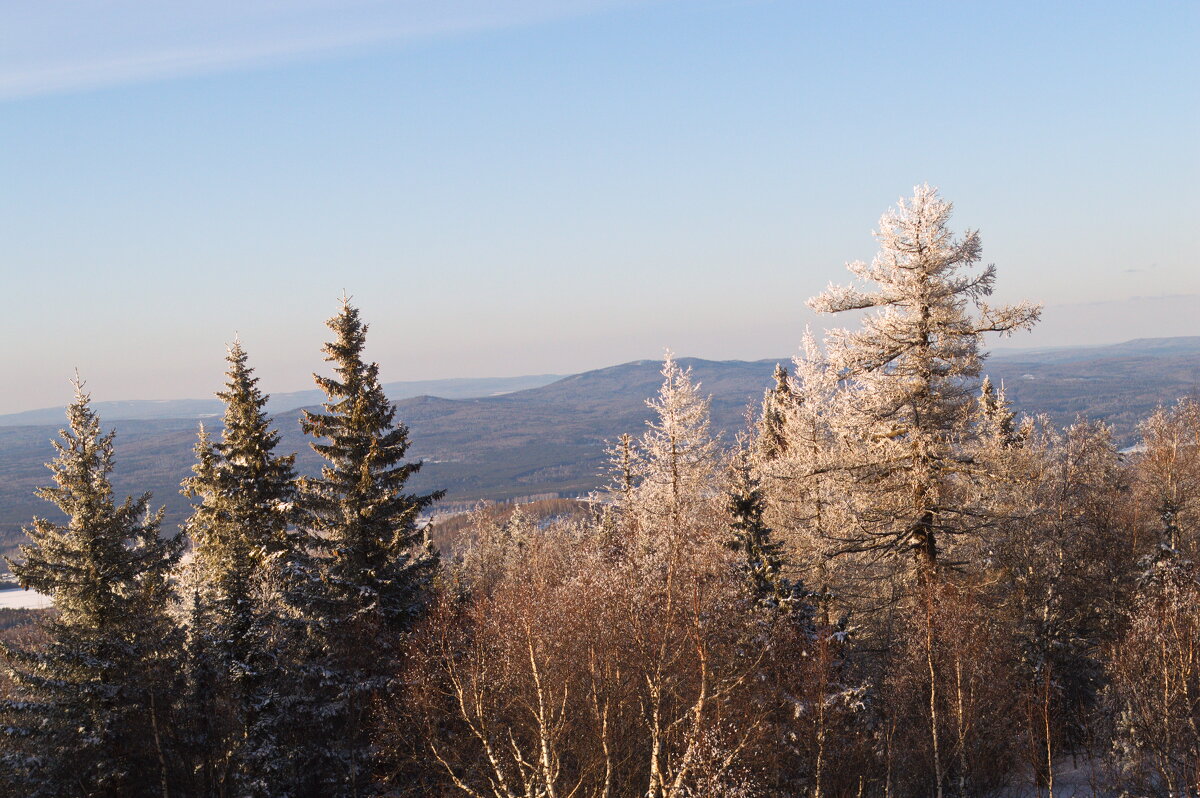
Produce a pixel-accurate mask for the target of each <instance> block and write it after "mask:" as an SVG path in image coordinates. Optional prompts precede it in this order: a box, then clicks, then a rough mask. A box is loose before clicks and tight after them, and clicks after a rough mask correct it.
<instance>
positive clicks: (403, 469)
mask: <svg viewBox="0 0 1200 798" xmlns="http://www.w3.org/2000/svg"><path fill="white" fill-rule="evenodd" d="M328 326H329V328H330V329H331V330H333V332H334V340H333V341H331V342H330V343H328V344H327V345H326V346H325V350H324V351H325V353H326V355H327V357H326V360H327V361H329V362H330V363H332V364H333V367H334V372H335V376H333V377H322V376H319V375H314V376H315V378H316V381H317V385H318V386H319V387H320V388H321V390H322V391H324V393H325V396H326V400H325V402H324V405H323V412H310V411H305V412H304V416H303V418H302V419H301V425H302V427H303V429H304V431H305V432H306V433H308V434H309V435H313V436H315V437H316V438H318V440H317V441H316V442H314V443H312V447H313V449H314V450H315V451H316V452H317V453H318V454H320V455H321V456H322V457H323V458H324V459H325V461H326V462H325V464H324V466H323V467H322V469H321V475H320V477H317V478H311V479H305V480H304V481H303V482H302V506H303V512H304V524H305V526H306V527H307V530H308V531H309V533H310V534H311V536H312V537H311V541H312V546H313V549H314V553H315V563H314V565H315V569H316V574H317V575H318V576H319V580H317V581H314V582H313V583H312V584H313V590H312V593H311V599H310V601H311V603H312V619H313V621H314V633H315V639H316V640H317V641H318V643H319V645H320V647H321V651H320V659H321V669H322V670H321V673H320V682H321V689H323V690H326V691H327V699H328V701H327V705H326V713H327V716H328V718H329V720H330V723H329V724H328V726H327V729H328V732H329V734H330V735H331V736H330V737H329V738H328V739H327V740H326V741H325V746H324V747H325V749H326V750H327V751H328V754H329V756H330V757H331V761H330V762H329V763H328V764H329V765H330V767H331V768H332V770H331V772H330V774H329V775H330V776H331V777H332V782H331V783H330V784H328V786H327V789H328V790H329V791H330V793H331V794H346V795H354V794H361V793H362V792H363V790H364V789H366V788H367V786H368V784H369V778H370V773H369V768H370V766H371V763H370V754H369V748H370V747H369V742H368V733H369V728H370V724H371V711H372V704H373V702H374V701H375V700H377V699H379V698H381V697H383V696H384V695H386V694H387V691H388V690H389V689H390V686H391V674H390V672H389V665H388V659H389V657H388V656H386V655H387V654H389V653H391V654H396V653H398V652H399V650H400V649H401V647H402V645H403V642H404V638H405V635H406V633H407V632H408V630H409V629H410V628H411V626H412V624H413V622H414V621H415V620H416V619H417V617H418V616H419V614H420V613H421V611H422V609H423V607H424V604H425V602H426V600H427V597H428V595H429V591H430V587H431V580H432V578H433V575H434V572H435V570H436V567H437V557H436V554H435V553H434V551H433V549H432V547H431V546H430V545H429V544H428V543H427V541H424V540H423V530H422V528H421V527H420V526H419V519H420V516H421V514H422V513H423V512H424V511H425V510H427V509H428V508H429V507H430V505H431V504H433V502H435V501H437V500H438V499H440V498H441V496H442V495H443V493H444V492H443V491H436V492H434V493H428V494H414V493H409V492H406V491H405V485H406V483H407V482H408V479H409V478H410V477H411V476H412V475H413V474H415V473H417V471H418V470H419V469H420V467H421V464H420V463H416V462H404V457H405V454H406V453H407V451H408V447H409V438H408V428H407V427H405V426H404V425H403V424H402V423H399V422H397V421H396V409H395V407H394V406H393V405H392V403H391V402H390V401H389V400H388V398H387V397H386V396H385V395H384V392H383V387H382V386H381V385H380V383H379V365H378V364H377V363H368V362H366V361H365V360H364V359H363V350H364V347H365V344H366V334H367V325H365V324H364V323H363V322H362V320H361V319H360V317H359V312H358V309H357V308H356V307H354V306H353V305H351V304H350V303H349V301H348V300H343V302H342V308H341V311H340V312H339V313H338V314H337V315H336V316H334V317H333V318H332V319H330V320H329V322H328Z"/></svg>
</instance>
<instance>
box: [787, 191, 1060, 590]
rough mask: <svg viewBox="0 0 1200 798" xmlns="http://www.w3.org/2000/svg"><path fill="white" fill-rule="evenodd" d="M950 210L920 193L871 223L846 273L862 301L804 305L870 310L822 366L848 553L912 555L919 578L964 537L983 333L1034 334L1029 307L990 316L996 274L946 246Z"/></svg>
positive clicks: (963, 250)
mask: <svg viewBox="0 0 1200 798" xmlns="http://www.w3.org/2000/svg"><path fill="white" fill-rule="evenodd" d="M951 210H952V206H951V204H950V203H949V202H946V201H944V200H942V199H941V198H940V197H939V196H938V194H937V192H936V191H935V190H934V189H933V188H931V187H929V186H928V185H922V186H918V187H917V188H916V189H915V192H914V195H913V197H912V198H911V199H910V200H907V201H905V200H901V201H900V203H899V205H898V206H897V208H896V209H894V210H890V211H888V212H887V213H886V214H884V216H883V217H882V219H881V220H880V223H879V224H880V229H879V232H878V233H877V234H876V238H877V240H878V241H879V245H880V250H879V253H878V254H877V255H876V256H875V259H874V260H873V261H872V262H871V263H870V264H866V263H862V262H854V263H850V264H848V266H847V268H848V269H849V270H850V271H851V273H853V274H854V275H855V276H856V277H858V278H859V279H860V280H861V281H862V282H863V283H874V284H875V288H874V289H873V290H871V289H869V288H865V287H859V286H832V285H831V286H830V287H829V288H828V289H827V290H826V291H825V293H823V294H821V295H819V296H817V297H814V298H813V299H811V300H809V306H810V307H812V308H813V309H814V310H817V311H820V312H823V313H841V312H845V311H857V310H870V311H874V312H873V313H869V314H868V315H866V316H865V317H864V318H863V321H862V327H861V329H859V330H854V331H851V330H845V329H842V330H834V331H832V332H831V333H830V334H829V336H828V338H827V341H826V348H827V356H828V358H829V362H830V365H831V366H832V368H833V369H834V370H835V371H836V373H837V375H838V377H839V378H840V379H841V380H842V381H843V387H842V389H841V390H840V391H839V392H838V396H837V403H838V407H839V410H840V412H839V418H838V419H837V423H838V424H839V425H840V426H841V428H842V429H841V434H842V437H843V440H845V441H847V442H849V443H850V444H851V446H852V454H851V456H850V458H849V462H847V463H846V473H847V474H850V475H852V480H851V486H852V490H851V492H850V493H849V497H850V500H851V502H853V507H852V513H853V516H854V518H855V520H856V527H857V530H856V531H854V532H853V533H850V535H851V538H852V539H851V540H848V541H847V545H846V549H847V550H865V549H885V550H889V551H895V552H899V551H905V550H909V551H913V552H915V553H916V556H917V560H918V562H919V564H920V567H921V569H922V570H923V571H926V572H928V571H930V570H931V569H933V568H934V567H935V566H936V564H937V558H938V546H939V542H940V539H941V538H942V537H943V536H947V535H954V534H957V533H960V532H962V531H964V529H967V528H970V527H971V526H972V525H973V524H972V520H971V518H970V517H969V514H968V513H966V512H965V510H966V508H964V507H962V506H961V505H960V504H959V502H958V500H957V498H956V494H957V493H959V491H958V490H957V485H956V483H958V482H959V481H960V480H961V474H962V473H963V471H964V466H965V465H966V461H965V458H964V455H963V451H962V445H961V444H962V442H963V440H964V439H965V438H967V437H969V436H970V434H971V431H970V420H971V416H972V412H971V411H972V399H973V396H972V393H973V391H974V390H975V380H976V379H977V378H978V376H979V371H980V363H981V360H982V357H983V355H982V353H981V352H980V348H979V347H980V343H981V341H982V339H983V336H984V334H985V333H989V332H997V333H1002V334H1007V333H1011V332H1013V331H1015V330H1020V329H1026V328H1028V327H1030V326H1032V325H1033V323H1034V322H1035V321H1036V320H1037V318H1038V316H1039V314H1040V308H1039V307H1038V306H1035V305H1032V304H1030V303H1021V304H1018V305H1014V306H1006V307H997V308H993V307H991V306H990V305H988V304H987V303H986V302H985V297H987V296H989V295H990V294H991V293H992V288H993V285H994V283H995V277H996V269H995V266H993V265H988V266H985V267H983V268H981V269H977V268H976V266H977V264H978V262H979V257H980V251H981V246H980V240H979V234H978V232H976V231H968V232H967V233H966V234H965V235H964V236H963V237H962V238H957V239H956V238H954V236H953V233H952V232H951V231H950V229H949V227H948V222H949V219H950V214H951Z"/></svg>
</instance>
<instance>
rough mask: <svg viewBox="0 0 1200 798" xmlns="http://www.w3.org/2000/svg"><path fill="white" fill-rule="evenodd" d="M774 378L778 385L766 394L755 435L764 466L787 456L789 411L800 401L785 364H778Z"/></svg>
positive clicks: (756, 446)
mask: <svg viewBox="0 0 1200 798" xmlns="http://www.w3.org/2000/svg"><path fill="white" fill-rule="evenodd" d="M772 376H773V378H774V380H775V384H774V385H773V386H771V387H770V388H768V389H767V390H766V391H765V392H764V393H763V401H762V408H761V410H760V412H759V416H758V423H757V424H756V426H755V435H754V443H755V448H756V452H755V454H756V455H757V459H759V460H761V461H765V462H770V461H772V460H777V459H779V458H780V457H783V456H784V455H785V454H787V448H788V436H787V418H788V411H789V410H790V409H791V408H792V406H793V405H794V404H795V403H796V401H797V397H796V394H795V392H794V391H793V389H792V385H791V378H790V376H789V375H788V370H787V368H786V367H784V366H783V364H781V363H776V364H775V372H774V374H773V375H772Z"/></svg>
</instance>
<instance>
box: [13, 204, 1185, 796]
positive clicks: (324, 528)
mask: <svg viewBox="0 0 1200 798" xmlns="http://www.w3.org/2000/svg"><path fill="white" fill-rule="evenodd" d="M950 210H951V207H950V205H949V203H946V202H945V201H943V200H942V199H940V198H939V197H938V196H937V194H936V192H934V191H933V190H932V189H929V188H928V187H919V188H918V189H917V191H916V193H915V196H914V197H913V198H912V199H911V200H908V201H906V202H902V203H901V204H900V205H899V207H898V208H897V209H895V210H893V211H890V212H889V213H888V214H886V215H885V216H884V217H883V219H882V220H881V223H880V230H879V233H878V239H879V244H880V252H879V255H878V256H877V257H876V258H875V260H874V261H873V262H872V263H870V264H864V263H855V264H850V269H851V271H852V272H853V273H854V274H855V275H856V277H858V278H859V280H858V283H857V284H856V285H855V286H852V287H844V288H839V287H831V288H830V289H829V290H828V291H827V292H826V293H825V294H822V295H821V296H819V297H817V298H815V299H813V300H811V301H810V304H811V305H812V306H813V307H814V308H815V309H817V310H820V311H825V312H831V313H837V312H843V311H855V310H858V311H862V310H866V311H868V313H867V314H866V315H865V316H864V318H863V321H862V323H861V326H860V327H859V328H858V329H856V330H842V331H837V332H834V333H832V334H831V335H830V336H829V337H828V338H827V340H826V341H825V342H824V346H823V347H821V346H818V345H817V344H816V342H815V341H813V340H811V338H809V339H808V340H806V342H805V349H804V355H803V356H801V357H798V358H797V359H796V360H795V362H794V364H793V368H792V369H791V370H789V369H785V368H783V367H780V368H779V369H778V370H777V372H776V381H775V385H774V386H772V387H770V388H769V389H768V390H767V391H766V393H765V395H764V399H763V402H762V406H761V407H760V408H758V409H757V413H756V418H755V419H754V421H753V422H752V423H749V424H748V425H747V429H746V432H745V434H744V435H743V436H741V437H739V439H738V440H736V441H721V440H719V439H718V438H716V437H715V436H713V435H712V434H711V433H710V430H709V422H708V403H707V401H706V400H705V399H704V398H703V396H702V394H701V392H700V387H699V386H697V385H696V384H694V383H693V381H692V380H691V377H690V374H689V372H687V371H685V370H682V369H680V368H679V367H678V366H677V364H676V363H675V362H674V360H673V359H672V358H671V356H670V355H668V356H667V359H666V361H665V363H664V366H663V383H662V387H661V390H660V392H659V394H658V396H656V397H654V398H652V399H651V400H650V401H649V405H650V409H651V411H652V420H651V422H650V424H649V426H648V428H647V429H646V430H645V431H644V434H642V435H640V436H637V437H634V436H633V435H625V436H622V437H621V438H620V439H619V440H618V441H615V442H614V443H613V445H612V446H611V450H610V454H611V481H610V483H609V485H608V486H607V487H606V488H605V489H604V490H602V491H600V492H599V493H598V494H597V495H596V496H594V497H593V498H592V500H591V501H590V502H589V503H588V504H587V506H586V508H585V509H584V510H582V511H581V510H580V508H579V507H578V506H577V505H568V504H565V503H564V504H563V505H562V506H553V507H549V506H548V507H547V509H546V512H545V514H544V515H534V514H531V513H530V512H527V511H526V510H524V509H523V508H516V509H515V510H513V511H511V512H503V513H501V512H497V511H496V510H494V509H488V510H482V511H480V512H479V513H477V514H475V515H474V516H471V517H470V518H468V519H466V520H456V521H455V523H454V524H453V527H454V528H453V529H452V530H449V529H447V530H446V531H447V532H449V531H452V532H453V534H444V536H443V537H440V538H439V543H440V544H441V545H440V547H434V546H433V545H431V543H430V536H429V530H428V528H427V526H425V525H423V521H422V520H421V519H422V517H423V516H424V515H425V514H426V513H427V512H428V510H429V508H430V506H431V503H432V502H433V501H435V500H436V498H437V495H436V494H433V495H417V494H412V493H409V492H406V490H405V482H406V480H407V479H408V477H410V476H411V475H412V473H413V472H414V471H415V470H416V469H417V468H418V464H416V463H409V462H405V461H404V456H405V452H406V449H407V446H408V438H407V431H406V430H405V428H404V426H403V425H402V424H400V423H398V422H397V421H396V419H395V418H394V410H393V409H392V407H391V405H390V404H389V403H388V402H387V401H386V399H385V398H384V397H383V394H382V392H381V391H380V389H379V382H378V370H377V366H375V365H374V364H369V363H367V362H366V361H365V360H364V358H363V345H364V340H365V338H364V337H365V332H366V328H365V326H364V325H363V324H362V322H361V320H360V319H359V317H358V313H357V311H356V310H355V309H354V308H353V307H352V306H350V305H349V304H345V305H344V306H343V308H342V310H341V312H340V313H339V314H338V315H337V316H336V317H335V318H334V319H333V320H331V322H330V326H331V328H332V329H333V331H334V333H335V336H334V341H333V342H331V343H330V344H329V345H328V346H327V348H326V353H327V355H328V359H329V360H330V361H331V363H332V364H333V366H334V375H335V376H333V377H328V378H327V377H318V378H317V379H318V384H319V385H320V387H321V388H322V389H323V390H324V391H325V393H326V396H327V401H326V403H325V405H324V411H323V412H321V413H309V414H307V415H306V417H305V419H304V426H305V429H306V431H307V432H308V433H309V434H311V435H312V436H313V438H314V443H313V446H314V448H315V449H316V450H317V452H318V453H320V454H321V455H322V456H323V457H324V458H325V459H326V461H327V466H326V467H325V469H324V470H323V472H322V474H321V476H320V477H319V478H297V477H296V475H295V473H294V471H293V463H292V458H291V457H290V456H284V455H280V454H277V453H276V451H275V449H276V446H277V443H278V436H277V434H276V433H275V432H274V430H273V429H272V428H271V425H270V421H269V419H268V418H267V417H266V415H265V413H264V411H263V407H264V403H265V397H263V395H262V394H261V393H260V392H259V391H258V389H257V387H256V382H255V378H254V377H253V375H252V372H251V369H250V368H249V366H248V364H247V360H246V354H245V352H244V351H243V350H242V349H241V347H240V346H239V345H236V344H235V345H234V347H233V348H232V349H231V351H230V356H229V362H230V368H229V372H228V383H227V388H226V390H225V391H223V392H222V393H221V394H219V395H220V396H221V398H222V399H223V400H224V401H225V402H226V406H227V411H226V415H225V426H224V431H223V433H222V435H221V438H220V440H219V441H218V440H213V439H210V438H209V437H207V436H206V435H204V434H203V433H202V434H201V437H200V441H199V444H198V445H197V449H196V451H197V464H196V466H195V474H194V476H193V477H192V478H190V479H189V480H188V481H187V482H186V483H185V490H186V491H187V492H188V494H189V495H190V496H192V497H193V498H194V512H193V515H192V517H191V518H190V520H189V521H188V523H187V524H186V525H185V527H184V528H183V529H182V530H181V531H179V532H178V533H175V534H166V533H164V531H163V530H161V529H160V528H159V521H158V517H157V516H156V515H155V514H154V513H152V512H150V510H149V497H141V498H138V499H129V500H126V501H125V502H123V503H121V504H117V503H116V502H115V499H114V497H113V495H112V490H111V487H110V485H109V483H108V474H109V473H110V472H111V469H112V467H113V464H112V437H111V435H104V434H102V432H101V429H100V425H99V422H98V420H97V419H96V418H95V416H94V414H93V413H92V412H91V411H90V409H89V407H88V401H87V396H86V394H85V393H83V391H82V388H81V389H80V392H79V395H78V397H77V400H76V402H75V403H74V404H73V405H72V406H71V407H70V408H69V410H68V416H69V420H70V427H69V429H68V430H65V431H64V433H63V440H62V442H60V443H59V444H57V445H58V456H57V458H56V459H55V460H54V461H53V462H52V463H51V464H50V465H51V470H52V473H53V477H54V483H55V484H54V486H52V487H49V488H47V489H45V490H44V491H43V492H42V495H43V497H44V498H46V499H47V500H49V501H51V502H53V503H54V504H56V505H57V506H59V507H60V508H62V509H63V510H64V512H65V513H66V515H67V516H68V518H69V519H70V520H69V522H68V523H65V524H55V523H51V522H49V521H46V520H35V521H34V522H33V524H32V525H31V526H30V528H29V529H28V533H29V536H30V543H29V544H28V545H27V546H26V547H25V548H24V549H23V557H21V558H20V559H19V560H17V561H15V562H13V563H12V568H13V571H14V573H15V574H16V575H17V577H18V579H19V580H20V581H21V583H22V585H24V586H27V587H32V588H34V589H37V590H40V591H42V592H45V593H47V594H49V595H51V596H52V597H53V598H54V602H55V610H54V612H53V613H52V614H51V615H50V616H49V617H48V619H47V620H46V621H44V623H43V625H42V629H41V630H40V632H39V634H38V635H35V636H31V637H28V638H27V639H26V640H25V642H24V643H23V644H10V645H7V646H6V647H5V648H4V649H3V651H4V657H5V661H6V662H7V665H8V673H9V677H8V678H9V682H8V684H7V685H6V687H5V688H3V689H6V690H7V695H6V697H5V700H4V702H3V704H0V715H2V717H0V735H2V736H0V745H2V746H3V750H2V754H0V755H2V757H3V759H2V761H0V780H2V782H0V783H2V784H3V787H4V789H5V790H7V792H8V793H9V794H12V795H21V796H26V795H47V796H49V795H55V796H58V795H79V796H85V795H86V796H92V795H131V796H133V795H162V796H167V795H175V796H185V795H186V796H191V795H196V796H251V795H253V796H260V795H261V796H325V795H338V796H341V795H346V796H354V795H391V796H473V797H476V798H482V797H483V796H487V797H488V798H518V797H519V798H556V797H557V798H567V797H568V796H574V797H575V798H584V797H585V796H586V797H587V798H624V797H625V796H648V797H649V798H692V797H698V796H728V797H729V798H734V797H740V796H746V797H747V798H749V796H763V798H766V797H767V796H813V797H814V798H820V797H821V796H887V797H888V798H890V797H891V796H931V795H936V796H939V798H941V796H945V795H954V796H974V795H989V794H1003V793H1004V792H1005V791H1019V790H1023V791H1024V793H1023V794H1046V795H1054V794H1056V792H1057V793H1058V794H1061V793H1062V791H1063V786H1064V785H1062V784H1061V783H1058V782H1057V781H1056V779H1058V778H1059V774H1060V773H1062V772H1063V771H1065V770H1068V769H1072V768H1073V767H1075V766H1079V770H1077V771H1076V774H1077V775H1076V777H1075V778H1076V779H1077V780H1078V779H1079V778H1085V780H1086V781H1088V782H1089V784H1088V785H1087V786H1088V787H1090V788H1091V789H1092V791H1093V792H1094V793H1095V794H1127V795H1169V796H1185V795H1194V794H1196V792H1197V790H1198V789H1200V726H1198V723H1200V703H1198V702H1200V656H1198V655H1200V574H1198V572H1197V568H1196V566H1195V565H1194V562H1195V559H1196V555H1197V546H1198V545H1200V536H1198V533H1200V524H1198V512H1200V496H1198V493H1197V491H1198V488H1200V403H1197V402H1196V401H1195V400H1191V399H1183V400H1181V401H1180V402H1179V403H1178V404H1177V405H1175V406H1174V407H1171V408H1162V409H1160V410H1158V411H1157V412H1156V413H1155V414H1154V415H1153V416H1152V417H1151V418H1149V419H1147V420H1146V421H1145V422H1144V423H1143V424H1142V427H1141V431H1142V439H1143V444H1142V445H1141V447H1139V450H1138V451H1136V452H1132V453H1129V454H1125V455H1123V454H1121V453H1120V452H1119V451H1118V450H1117V448H1116V446H1115V445H1114V443H1113V440H1112V436H1111V434H1110V431H1109V430H1108V429H1107V428H1106V427H1105V426H1104V425H1102V424H1098V423H1094V422H1090V421H1087V420H1085V419H1081V420H1080V421H1079V422H1078V423H1076V424H1074V425H1073V426H1071V427H1069V428H1067V429H1058V428H1055V427H1054V426H1053V425H1052V424H1050V423H1049V422H1048V421H1047V420H1046V419H1045V418H1038V417H1032V418H1029V417H1021V418H1018V417H1017V416H1016V415H1015V414H1014V413H1013V412H1012V410H1011V409H1010V408H1009V406H1008V403H1007V402H1006V400H1005V398H1004V392H1003V389H1002V388H1000V389H997V388H996V387H995V386H993V385H992V384H991V383H990V381H988V380H987V379H986V378H982V379H981V369H982V360H983V353H982V352H981V350H980V346H981V343H982V340H983V337H984V336H985V334H987V333H990V332H996V333H1001V334H1004V333H1007V332H1011V331H1013V330H1017V329H1022V328H1024V327H1028V326H1029V325H1031V324H1033V323H1035V321H1036V319H1037V317H1038V313H1039V309H1038V308H1037V307H1035V306H1032V305H1017V306H1012V307H1000V308H997V307H992V306H990V305H988V304H987V302H986V298H987V297H988V295H990V294H991V291H992V287H993V281H994V279H995V272H994V269H993V267H991V266H987V267H982V268H980V267H979V266H978V261H979V257H980V244H979V238H978V235H977V234H976V233H971V232H969V233H967V234H965V235H964V236H962V237H961V238H956V237H954V236H953V235H952V233H951V232H950V230H949V227H948V221H949V216H950ZM185 541H190V545H191V550H190V552H189V553H188V554H187V555H186V556H185V555H184V549H185V545H186V544H185ZM439 548H440V552H439ZM1079 773H1083V774H1084V776H1083V777H1081V776H1079V775H1078V774H1079ZM1078 786H1079V785H1078V784H1075V785H1072V789H1077V788H1078Z"/></svg>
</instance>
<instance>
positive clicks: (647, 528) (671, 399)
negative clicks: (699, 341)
mask: <svg viewBox="0 0 1200 798" xmlns="http://www.w3.org/2000/svg"><path fill="white" fill-rule="evenodd" d="M691 374H692V370H691V369H690V368H689V369H681V368H680V367H679V364H678V363H676V362H675V358H674V356H673V355H672V354H671V353H670V352H669V351H668V352H667V354H666V357H665V358H664V359H663V367H662V376H663V382H662V387H661V388H659V392H658V396H655V397H653V398H651V399H648V400H647V401H646V405H647V406H648V407H649V408H650V410H651V411H652V412H653V415H652V417H651V419H650V420H649V421H647V422H646V423H647V426H648V427H649V428H648V429H647V430H646V432H645V434H643V436H642V439H641V442H640V445H639V447H638V456H637V460H636V466H637V478H636V487H635V488H634V489H633V491H632V495H631V497H630V499H629V501H630V505H631V508H632V513H633V514H634V515H635V516H636V517H637V519H638V524H639V528H640V529H641V530H642V534H643V535H647V536H649V537H650V538H656V539H658V538H662V539H668V538H674V537H675V536H677V535H680V534H682V533H683V532H684V530H685V529H686V528H687V527H688V526H690V525H692V524H693V523H694V522H695V520H696V513H697V512H699V510H700V509H701V508H702V507H703V506H704V505H705V503H706V501H707V499H708V498H709V497H710V494H711V492H712V485H713V484H714V481H715V475H716V473H717V443H716V440H715V439H714V438H713V436H712V435H711V434H710V432H709V400H708V399H707V398H705V397H702V396H701V395H700V386H699V385H698V384H696V383H693V382H692V377H691Z"/></svg>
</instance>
